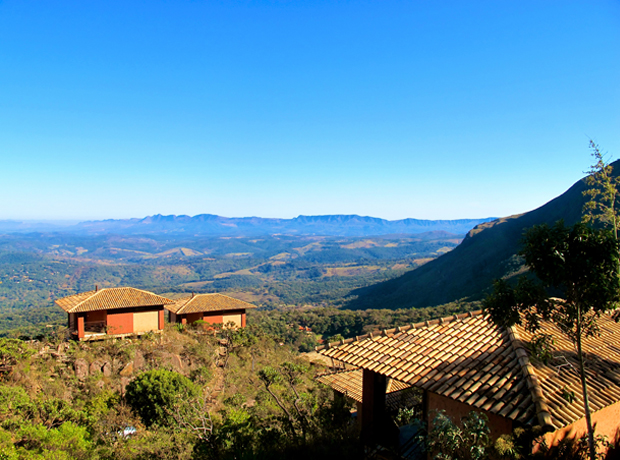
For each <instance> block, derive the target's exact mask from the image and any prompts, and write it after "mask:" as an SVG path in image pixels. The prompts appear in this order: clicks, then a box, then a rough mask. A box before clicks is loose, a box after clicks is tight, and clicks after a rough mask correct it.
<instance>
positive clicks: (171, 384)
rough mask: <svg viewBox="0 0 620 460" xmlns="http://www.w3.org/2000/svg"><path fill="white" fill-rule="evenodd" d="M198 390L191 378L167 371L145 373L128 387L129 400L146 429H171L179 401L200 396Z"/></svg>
mask: <svg viewBox="0 0 620 460" xmlns="http://www.w3.org/2000/svg"><path fill="white" fill-rule="evenodd" d="M196 394H197V391H196V387H195V386H194V384H193V383H192V381H191V380H189V379H188V378H187V377H184V376H183V375H181V374H179V373H177V372H173V371H167V370H163V369H157V370H152V371H148V372H143V373H142V374H140V375H138V376H137V377H136V378H135V379H134V380H132V381H131V382H130V383H129V385H127V389H126V393H125V397H126V399H127V403H128V404H129V406H130V407H131V408H132V409H133V411H134V412H135V413H136V414H138V415H139V416H140V418H141V419H142V422H143V423H144V424H145V425H146V426H151V425H155V424H157V425H163V426H169V425H171V424H172V422H173V418H172V417H171V415H170V414H171V411H172V410H173V408H174V405H175V403H176V401H177V399H178V398H180V397H183V398H184V399H187V398H188V397H194V396H196Z"/></svg>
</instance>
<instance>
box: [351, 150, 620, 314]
mask: <svg viewBox="0 0 620 460" xmlns="http://www.w3.org/2000/svg"><path fill="white" fill-rule="evenodd" d="M613 166H614V171H618V170H619V169H620V160H619V161H616V162H614V163H613ZM615 174H617V172H616V173H615ZM585 189H586V184H585V181H584V180H583V179H582V180H580V181H578V182H577V183H575V184H574V185H573V186H572V187H571V188H570V189H568V190H567V191H566V192H565V193H563V194H562V195H560V196H559V197H557V198H555V199H553V200H551V201H550V202H548V203H547V204H545V205H543V206H541V207H540V208H537V209H535V210H533V211H530V212H527V213H525V214H520V215H515V216H510V217H505V218H501V219H496V220H494V221H491V222H486V223H482V224H480V225H478V226H476V227H475V228H474V229H473V230H471V231H470V232H469V233H468V234H467V236H466V237H465V239H464V240H463V242H462V243H461V244H460V245H459V246H457V247H456V248H455V249H454V250H452V251H450V252H448V253H446V254H444V255H442V256H441V257H439V258H437V259H435V260H433V261H431V262H429V263H427V264H426V265H423V266H421V267H419V268H417V269H414V270H413V271H410V272H407V273H405V274H404V275H402V276H400V277H398V278H394V279H391V280H388V281H385V282H381V283H378V284H375V285H371V286H368V287H364V288H361V289H358V290H355V291H353V292H352V295H354V296H357V297H356V298H353V299H352V300H351V301H349V302H348V303H347V307H348V308H352V309H362V308H390V309H397V308H420V307H428V306H433V305H441V304H444V303H448V302H452V301H455V300H458V299H467V300H476V299H480V298H481V297H483V296H484V292H485V290H486V289H488V288H489V287H490V286H491V285H492V283H493V280H495V279H498V278H501V277H505V276H510V275H511V274H514V273H515V272H517V271H519V270H520V269H522V267H521V263H520V261H519V260H518V258H517V256H516V253H517V251H518V250H519V245H520V239H521V236H522V234H523V231H524V230H525V229H527V228H529V227H532V226H533V225H539V224H543V223H548V224H553V223H555V222H556V221H558V220H560V219H564V221H565V222H566V223H567V224H569V225H570V224H573V223H575V222H577V221H578V220H580V219H581V214H582V209H583V204H584V202H585V199H584V197H583V194H582V192H583V191H584V190H585Z"/></svg>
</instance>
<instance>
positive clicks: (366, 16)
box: [0, 0, 620, 219]
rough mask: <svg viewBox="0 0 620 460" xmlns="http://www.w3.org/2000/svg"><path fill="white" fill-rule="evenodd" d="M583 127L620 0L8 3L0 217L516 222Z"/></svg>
mask: <svg viewBox="0 0 620 460" xmlns="http://www.w3.org/2000/svg"><path fill="white" fill-rule="evenodd" d="M590 138H593V139H594V140H595V141H596V142H598V143H599V144H600V146H601V148H602V149H603V150H604V151H607V152H609V155H610V158H612V159H616V158H619V157H620V2H617V1H565V0H562V1H546V0H536V1H528V0H514V1H510V0H505V1H497V0H493V1H482V0H477V1H469V2H464V1H460V0H459V1H441V0H438V1H430V0H427V1H423V0H420V1H391V0H383V1H303V2H294V1H244V2H242V1H221V2H217V1H155V0H153V1H132V0H124V1H118V2H115V1H89V2H83V1H75V2H68V1H52V2H35V1H28V0H20V1H16V0H5V1H0V158H1V159H2V161H1V163H0V164H1V174H2V180H1V181H0V219H100V218H126V217H143V216H146V215H151V214H156V213H161V214H189V215H195V214H200V213H211V214H219V215H224V216H231V217H232V216H250V215H255V216H262V217H294V216H297V215H300V214H306V215H317V214H360V215H371V216H375V217H382V218H387V219H400V218H405V217H413V218H421V219H457V218H468V217H471V218H474V217H487V216H504V215H509V214H515V213H520V212H524V211H528V210H530V209H533V208H536V207H538V206H540V205H542V204H544V203H545V202H546V201H548V200H550V199H552V198H553V197H555V196H557V195H559V194H560V193H562V192H563V191H565V190H566V189H567V188H568V187H570V186H571V185H572V184H573V183H574V182H575V181H577V180H578V179H579V178H580V177H582V175H583V174H582V173H583V171H585V170H586V169H588V166H589V165H590V163H591V161H590V157H589V150H588V140H589V139H590Z"/></svg>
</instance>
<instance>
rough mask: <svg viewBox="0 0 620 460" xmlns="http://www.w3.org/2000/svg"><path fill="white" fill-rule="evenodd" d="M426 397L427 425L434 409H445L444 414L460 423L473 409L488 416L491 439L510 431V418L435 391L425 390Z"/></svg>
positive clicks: (430, 421) (431, 419)
mask: <svg viewBox="0 0 620 460" xmlns="http://www.w3.org/2000/svg"><path fill="white" fill-rule="evenodd" d="M426 398H427V404H428V405H427V407H428V409H427V417H428V418H427V420H428V423H429V426H430V424H431V423H432V421H433V418H434V416H435V414H434V411H438V410H444V411H446V415H448V416H449V417H450V418H451V419H452V420H453V421H454V422H456V423H460V420H461V419H462V418H463V417H465V416H466V415H467V414H469V413H470V412H471V411H472V410H473V411H476V412H481V413H483V414H485V415H486V416H487V417H488V418H489V428H491V438H492V439H496V438H498V437H499V436H501V435H503V434H511V433H512V421H511V420H510V419H507V418H504V417H500V416H499V415H495V414H491V413H490V412H487V411H483V410H480V409H477V408H475V407H472V406H470V405H468V404H465V403H462V402H459V401H455V400H454V399H450V398H446V397H445V396H441V395H438V394H436V393H431V392H430V391H427V392H426Z"/></svg>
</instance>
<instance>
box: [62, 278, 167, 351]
mask: <svg viewBox="0 0 620 460" xmlns="http://www.w3.org/2000/svg"><path fill="white" fill-rule="evenodd" d="M55 303H56V305H58V306H59V307H60V308H62V309H63V310H64V311H66V312H67V313H68V315H69V320H68V325H69V331H70V333H71V335H72V336H73V337H74V338H76V339H78V340H97V339H103V338H105V337H110V336H114V337H123V336H127V335H133V334H144V333H146V332H160V331H162V330H163V329H164V306H167V305H170V304H173V303H174V301H172V300H170V299H167V298H165V297H162V296H159V295H157V294H153V293H152V292H148V291H143V290H141V289H134V288H131V287H119V288H104V289H95V290H94V291H88V292H84V293H81V294H75V295H70V296H68V297H63V298H62V299H58V300H56V301H55Z"/></svg>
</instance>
